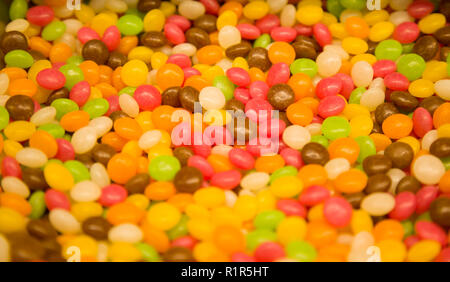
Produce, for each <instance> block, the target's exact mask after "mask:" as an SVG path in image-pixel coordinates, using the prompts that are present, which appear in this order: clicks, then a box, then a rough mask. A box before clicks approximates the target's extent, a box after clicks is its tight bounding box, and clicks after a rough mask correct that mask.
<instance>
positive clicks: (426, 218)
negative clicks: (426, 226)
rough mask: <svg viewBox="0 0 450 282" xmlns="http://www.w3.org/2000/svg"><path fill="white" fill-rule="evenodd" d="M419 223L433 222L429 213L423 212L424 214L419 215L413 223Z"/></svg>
mask: <svg viewBox="0 0 450 282" xmlns="http://www.w3.org/2000/svg"><path fill="white" fill-rule="evenodd" d="M419 221H429V222H433V220H432V219H431V216H430V212H429V211H427V212H424V213H422V214H421V215H419V216H418V217H417V218H416V221H415V222H419Z"/></svg>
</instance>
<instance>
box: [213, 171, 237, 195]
mask: <svg viewBox="0 0 450 282" xmlns="http://www.w3.org/2000/svg"><path fill="white" fill-rule="evenodd" d="M240 182H241V173H240V172H239V171H237V170H228V171H224V172H218V173H216V174H214V175H213V176H212V177H211V181H210V184H211V185H213V186H217V187H219V188H222V189H225V190H231V189H234V188H236V187H237V186H238V185H239V183H240Z"/></svg>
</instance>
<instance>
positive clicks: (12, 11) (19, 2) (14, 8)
mask: <svg viewBox="0 0 450 282" xmlns="http://www.w3.org/2000/svg"><path fill="white" fill-rule="evenodd" d="M27 11H28V3H27V1H26V0H14V1H12V3H11V6H10V7H9V18H10V19H11V20H12V21H13V20H16V19H23V18H25V16H26V14H27Z"/></svg>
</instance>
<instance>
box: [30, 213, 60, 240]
mask: <svg viewBox="0 0 450 282" xmlns="http://www.w3.org/2000/svg"><path fill="white" fill-rule="evenodd" d="M27 231H28V234H30V235H31V236H33V237H35V238H37V239H40V240H41V239H49V238H55V237H56V236H58V233H57V232H56V230H55V228H53V226H52V225H51V223H50V222H49V221H48V219H43V218H42V219H32V220H30V221H28V224H27Z"/></svg>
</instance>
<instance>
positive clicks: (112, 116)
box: [109, 110, 128, 122]
mask: <svg viewBox="0 0 450 282" xmlns="http://www.w3.org/2000/svg"><path fill="white" fill-rule="evenodd" d="M123 117H128V115H127V114H126V113H124V112H123V111H121V110H118V111H114V112H112V113H111V114H110V115H109V118H110V119H112V121H113V122H114V121H116V120H117V119H119V118H123Z"/></svg>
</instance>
